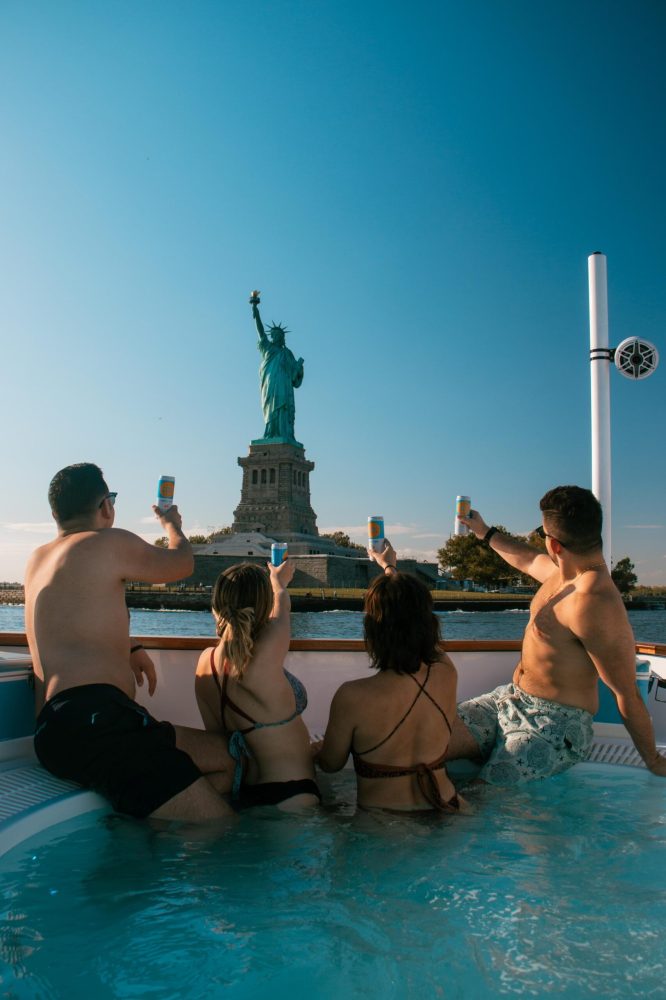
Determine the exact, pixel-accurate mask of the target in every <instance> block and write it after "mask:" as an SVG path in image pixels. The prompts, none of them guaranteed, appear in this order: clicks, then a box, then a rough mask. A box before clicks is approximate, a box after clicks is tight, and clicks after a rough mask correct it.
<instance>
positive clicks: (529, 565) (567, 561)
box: [447, 486, 666, 785]
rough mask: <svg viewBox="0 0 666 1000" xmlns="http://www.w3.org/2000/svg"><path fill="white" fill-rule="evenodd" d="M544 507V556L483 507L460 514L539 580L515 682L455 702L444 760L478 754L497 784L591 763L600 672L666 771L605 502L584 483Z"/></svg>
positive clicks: (652, 766) (652, 760) (658, 767)
mask: <svg viewBox="0 0 666 1000" xmlns="http://www.w3.org/2000/svg"><path fill="white" fill-rule="evenodd" d="M540 508H541V513H542V518H543V523H542V525H541V527H539V528H538V529H537V531H538V533H539V534H540V535H541V536H542V537H543V538H544V539H545V542H546V553H547V555H544V553H543V552H540V551H539V550H538V549H535V548H533V547H532V546H530V545H527V544H526V543H524V542H520V541H517V540H515V539H512V538H507V537H506V536H505V535H503V534H502V533H501V532H500V531H498V530H497V528H491V527H489V526H488V525H487V524H486V523H485V521H484V520H483V518H482V517H481V515H480V514H479V513H478V512H477V511H471V512H470V515H469V517H461V518H460V520H461V522H462V523H463V524H466V525H467V526H468V527H469V528H470V529H471V531H473V532H474V534H475V535H476V537H477V538H479V539H481V540H482V541H485V542H486V544H487V545H490V546H491V548H492V549H494V551H495V552H497V553H498V555H500V556H501V557H502V558H503V559H504V560H505V562H508V563H509V565H510V566H513V567H514V568H515V569H518V570H520V572H521V573H527V574H529V575H530V576H533V577H534V578H535V580H538V581H539V583H540V584H541V587H540V588H539V590H538V591H537V593H536V594H535V596H534V599H533V601H532V605H531V609H530V620H529V623H528V625H527V628H526V629H525V636H524V638H523V648H522V655H521V660H520V663H519V664H518V666H517V667H516V670H515V672H514V675H513V683H512V684H507V685H503V686H502V687H499V688H496V689H495V691H492V692H491V693H490V694H486V695H481V696H480V697H479V698H472V699H470V700H469V701H465V702H462V703H461V704H460V705H459V706H458V715H459V718H458V719H457V720H456V724H455V725H454V729H453V735H452V737H451V742H450V744H449V751H448V753H447V760H451V759H455V758H460V757H467V758H470V759H479V758H480V759H481V760H482V761H483V767H482V769H481V772H480V774H479V778H480V779H481V780H483V781H486V782H488V783H489V784H494V785H513V784H518V783H519V782H523V781H531V780H533V779H534V778H545V777H548V776H549V775H551V774H557V773H558V772H560V771H564V770H566V769H567V768H568V767H571V765H572V764H575V763H577V762H578V761H580V760H585V758H586V757H587V754H588V751H589V749H590V745H591V743H592V716H593V715H594V713H595V712H596V711H597V708H598V694H597V681H598V679H599V678H601V680H602V681H603V682H604V683H605V684H606V685H607V686H608V687H609V688H610V689H611V691H612V692H613V694H614V695H615V699H616V701H617V706H618V709H619V712H620V715H621V716H622V720H623V722H624V725H625V726H626V728H627V730H628V732H629V734H630V736H631V738H632V740H633V741H634V745H635V747H636V749H637V750H638V752H639V754H640V755H641V757H642V758H643V760H644V761H645V765H646V767H648V768H649V770H650V771H652V773H653V774H658V775H661V776H662V777H666V759H665V758H664V757H662V756H661V755H660V754H659V753H658V751H657V748H656V746H655V739H654V730H653V728H652V721H651V719H650V716H649V714H648V711H647V709H646V707H645V705H644V703H643V700H642V698H641V696H640V694H639V692H638V688H637V687H636V653H635V643H634V636H633V633H632V631H631V626H630V624H629V619H628V618H627V613H626V611H625V609H624V605H623V603H622V599H621V597H620V594H619V591H618V590H617V587H616V586H615V584H614V583H613V580H612V579H611V576H610V573H609V572H608V567H607V566H606V563H605V562H604V559H603V556H602V552H601V524H602V513H601V506H600V504H599V501H598V500H597V499H596V498H595V497H594V495H593V494H592V493H591V492H590V491H589V490H584V489H581V488H580V487H579V486H557V487H555V489H552V490H550V491H549V492H548V493H546V494H545V496H544V497H543V498H542V499H541V503H540Z"/></svg>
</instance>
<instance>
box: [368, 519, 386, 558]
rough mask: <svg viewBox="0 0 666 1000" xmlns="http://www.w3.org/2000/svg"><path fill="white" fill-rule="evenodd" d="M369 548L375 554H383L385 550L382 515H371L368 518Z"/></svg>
mask: <svg viewBox="0 0 666 1000" xmlns="http://www.w3.org/2000/svg"><path fill="white" fill-rule="evenodd" d="M368 547H369V548H371V549H372V550H373V552H381V551H382V550H383V548H384V517H383V515H382V514H371V515H370V517H369V518H368Z"/></svg>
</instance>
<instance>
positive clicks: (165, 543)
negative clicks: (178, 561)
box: [153, 535, 169, 549]
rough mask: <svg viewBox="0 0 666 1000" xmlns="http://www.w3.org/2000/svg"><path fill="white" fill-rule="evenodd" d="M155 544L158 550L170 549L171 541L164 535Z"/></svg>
mask: <svg viewBox="0 0 666 1000" xmlns="http://www.w3.org/2000/svg"><path fill="white" fill-rule="evenodd" d="M153 544H154V545H156V546H157V547H158V549H168V548H169V539H168V538H167V536H166V535H162V537H161V538H156V539H155V541H154V542H153Z"/></svg>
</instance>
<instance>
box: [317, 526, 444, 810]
mask: <svg viewBox="0 0 666 1000" xmlns="http://www.w3.org/2000/svg"><path fill="white" fill-rule="evenodd" d="M368 554H369V555H370V558H372V559H374V560H375V562H377V563H378V564H379V566H381V568H382V569H383V570H384V573H383V574H382V576H379V577H377V578H376V579H375V580H373V582H372V584H371V585H370V587H369V588H368V592H367V595H366V598H365V619H364V630H365V641H366V645H367V649H368V653H369V654H370V659H371V661H372V666H373V667H374V668H375V669H376V670H377V673H376V674H375V676H374V677H368V678H364V679H362V680H356V681H348V682H347V683H346V684H343V685H342V687H341V688H339V689H338V691H337V692H336V694H335V697H334V698H333V702H332V704H331V713H330V716H329V720H328V726H327V727H326V735H325V736H324V741H323V744H322V746H321V749H320V750H319V751H318V753H317V755H316V757H315V762H316V763H317V764H318V766H319V767H320V768H321V769H322V770H323V771H339V770H341V768H343V767H344V765H345V763H346V761H347V758H348V756H349V754H350V753H351V755H352V760H353V762H354V768H355V770H356V780H357V789H358V799H357V800H358V804H359V805H360V806H365V807H366V808H373V807H374V808H383V809H398V810H426V809H436V810H439V811H440V812H446V813H454V812H458V811H459V809H460V808H461V805H462V804H463V800H462V799H461V798H460V796H458V795H457V794H456V790H455V788H454V786H453V784H452V782H451V780H450V778H449V776H448V774H447V773H446V769H445V767H444V757H445V754H446V749H447V747H448V744H449V738H450V736H451V723H452V720H453V719H455V717H456V682H457V675H456V669H455V667H454V666H453V663H452V662H451V660H450V659H449V657H448V656H447V655H446V653H445V652H444V651H443V650H442V649H441V648H440V645H439V643H440V632H439V621H438V619H437V617H436V615H435V614H434V613H433V607H432V597H431V596H430V591H429V590H428V589H427V588H426V587H425V586H424V584H422V583H421V582H420V581H419V580H417V579H416V577H414V576H411V575H409V574H408V573H399V572H398V571H397V570H396V554H395V551H394V550H393V548H392V547H391V545H390V543H389V542H388V541H387V542H386V546H385V548H384V550H383V552H373V551H371V550H368Z"/></svg>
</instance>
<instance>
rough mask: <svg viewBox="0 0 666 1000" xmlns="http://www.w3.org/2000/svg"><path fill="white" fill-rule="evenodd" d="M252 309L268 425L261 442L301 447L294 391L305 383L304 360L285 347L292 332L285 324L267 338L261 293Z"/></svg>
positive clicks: (275, 326) (252, 300)
mask: <svg viewBox="0 0 666 1000" xmlns="http://www.w3.org/2000/svg"><path fill="white" fill-rule="evenodd" d="M250 305H251V306H252V315H253V316H254V321H255V323H256V324H257V333H258V334H259V343H258V345H257V346H258V347H259V351H260V352H261V364H260V366H259V380H260V382H261V408H262V410H263V412H264V423H265V425H266V426H265V428H264V436H263V438H262V439H261V440H264V441H267V440H269V441H281V442H288V443H289V444H298V442H297V441H296V439H295V438H294V417H295V415H296V406H295V403H294V389H298V387H299V385H300V384H301V382H302V381H303V358H299V359H298V361H297V360H296V358H295V357H294V355H293V354H292V353H291V351H290V350H289V348H288V347H287V345H286V344H285V342H284V336H285V333H288V330H287V328H286V327H284V326H282V324H281V323H273V324H272V325H271V326H269V328H268V333H269V335H270V336H267V335H266V331H265V330H264V324H263V323H262V322H261V316H260V315H259V292H252V294H251V296H250Z"/></svg>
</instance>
